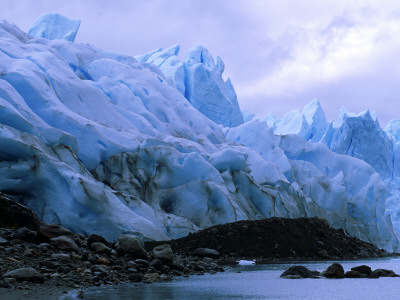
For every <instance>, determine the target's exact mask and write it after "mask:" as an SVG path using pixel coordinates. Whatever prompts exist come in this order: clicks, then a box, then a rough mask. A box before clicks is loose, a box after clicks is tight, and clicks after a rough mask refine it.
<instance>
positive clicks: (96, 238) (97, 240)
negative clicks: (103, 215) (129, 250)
mask: <svg viewBox="0 0 400 300" xmlns="http://www.w3.org/2000/svg"><path fill="white" fill-rule="evenodd" d="M87 242H88V244H89V245H91V244H93V243H103V244H104V245H106V246H107V247H110V243H109V242H108V241H107V240H106V239H105V238H104V237H102V236H101V235H98V234H91V235H89V236H88V238H87Z"/></svg>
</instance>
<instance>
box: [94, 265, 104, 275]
mask: <svg viewBox="0 0 400 300" xmlns="http://www.w3.org/2000/svg"><path fill="white" fill-rule="evenodd" d="M91 270H92V272H93V273H95V272H99V273H100V274H101V275H106V274H107V270H106V268H105V266H102V265H94V266H93V267H92V268H91Z"/></svg>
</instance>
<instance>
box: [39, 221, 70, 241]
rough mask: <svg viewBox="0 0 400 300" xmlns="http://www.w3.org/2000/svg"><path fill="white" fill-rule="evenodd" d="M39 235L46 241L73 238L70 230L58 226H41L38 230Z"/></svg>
mask: <svg viewBox="0 0 400 300" xmlns="http://www.w3.org/2000/svg"><path fill="white" fill-rule="evenodd" d="M39 233H40V234H41V235H42V236H44V237H45V238H47V239H51V238H55V237H59V236H62V235H64V236H67V237H69V238H71V237H73V236H75V234H74V233H72V232H71V231H70V230H68V229H66V228H64V227H62V226H60V225H58V224H42V225H41V226H40V228H39Z"/></svg>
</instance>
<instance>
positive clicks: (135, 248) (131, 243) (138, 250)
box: [115, 234, 148, 260]
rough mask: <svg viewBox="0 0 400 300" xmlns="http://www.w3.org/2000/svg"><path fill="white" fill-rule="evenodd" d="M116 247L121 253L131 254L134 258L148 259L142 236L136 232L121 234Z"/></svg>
mask: <svg viewBox="0 0 400 300" xmlns="http://www.w3.org/2000/svg"><path fill="white" fill-rule="evenodd" d="M115 248H116V250H117V252H118V253H120V254H131V255H132V257H133V258H138V259H145V260H147V258H148V257H147V252H146V250H144V243H143V240H142V238H140V237H139V236H137V235H134V234H121V235H120V236H119V237H118V242H117V244H116V245H115Z"/></svg>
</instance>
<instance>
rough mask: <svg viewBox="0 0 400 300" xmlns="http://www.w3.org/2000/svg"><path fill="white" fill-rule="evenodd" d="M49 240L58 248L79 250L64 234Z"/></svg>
mask: <svg viewBox="0 0 400 300" xmlns="http://www.w3.org/2000/svg"><path fill="white" fill-rule="evenodd" d="M49 242H50V243H51V244H52V245H53V246H55V247H56V248H58V249H60V250H69V251H72V250H75V251H79V247H78V245H77V244H76V243H75V242H74V241H73V240H72V239H70V238H69V237H67V236H65V235H62V236H58V237H55V238H52V239H50V240H49Z"/></svg>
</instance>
